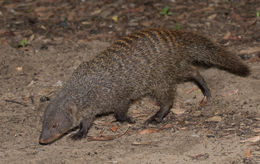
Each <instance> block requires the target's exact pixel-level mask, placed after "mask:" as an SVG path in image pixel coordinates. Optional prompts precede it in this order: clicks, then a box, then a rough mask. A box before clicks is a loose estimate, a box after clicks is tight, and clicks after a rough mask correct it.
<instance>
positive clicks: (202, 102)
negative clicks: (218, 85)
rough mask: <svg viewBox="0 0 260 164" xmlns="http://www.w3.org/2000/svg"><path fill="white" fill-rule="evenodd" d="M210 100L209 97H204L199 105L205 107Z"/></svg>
mask: <svg viewBox="0 0 260 164" xmlns="http://www.w3.org/2000/svg"><path fill="white" fill-rule="evenodd" d="M208 100H209V97H207V96H204V97H203V99H202V100H201V101H200V104H199V105H200V106H201V107H204V106H205V105H206V104H207V102H208Z"/></svg>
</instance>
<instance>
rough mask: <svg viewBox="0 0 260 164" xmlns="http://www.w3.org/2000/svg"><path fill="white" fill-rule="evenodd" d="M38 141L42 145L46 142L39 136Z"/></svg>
mask: <svg viewBox="0 0 260 164" xmlns="http://www.w3.org/2000/svg"><path fill="white" fill-rule="evenodd" d="M39 143H40V144H42V145H45V144H47V143H46V141H45V140H43V139H41V138H40V139H39Z"/></svg>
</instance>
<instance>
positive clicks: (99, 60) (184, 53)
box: [39, 28, 250, 144]
mask: <svg viewBox="0 0 260 164" xmlns="http://www.w3.org/2000/svg"><path fill="white" fill-rule="evenodd" d="M198 65H199V66H204V67H205V68H209V67H216V68H219V69H222V70H226V71H228V72H230V73H233V74H236V75H239V76H244V77H245V76H248V75H249V73H250V70H249V68H248V66H246V65H245V64H244V63H243V62H242V61H241V60H240V59H239V58H238V57H237V56H236V55H235V54H233V53H232V52H230V51H227V50H225V49H224V48H222V47H221V46H220V45H218V44H217V43H215V42H213V41H211V40H210V39H208V38H206V37H203V36H201V35H198V34H196V33H193V32H185V31H181V30H176V31H175V30H169V29H160V28H158V29H156V28H154V29H147V30H143V31H138V32H135V33H132V34H130V35H128V36H125V37H122V38H121V39H119V40H117V41H115V42H114V43H113V44H112V45H111V46H110V47H108V48H107V49H106V50H105V51H103V52H102V53H100V54H99V55H97V56H96V57H95V58H93V59H92V60H90V61H86V62H83V63H81V64H80V65H79V67H78V68H77V69H76V70H75V71H74V72H73V74H72V76H71V77H70V78H69V80H68V81H67V82H66V84H65V85H64V87H63V88H62V89H61V90H60V91H59V92H58V94H57V95H56V97H55V98H54V99H52V100H51V101H50V103H49V104H48V106H47V108H46V110H45V113H44V120H43V125H42V132H41V135H40V139H39V143H40V144H48V143H52V142H54V141H55V140H57V139H59V138H60V137H61V136H63V135H64V134H66V133H68V132H69V131H70V130H71V129H72V128H73V127H75V126H78V127H79V130H78V132H76V133H75V134H74V135H72V139H75V140H76V139H81V138H84V137H85V136H86V134H87V132H88V129H89V128H90V127H91V125H92V123H93V121H94V119H95V117H96V116H97V115H102V114H106V113H111V112H113V113H114V116H115V118H116V120H117V121H120V122H123V121H128V122H130V123H133V122H134V121H133V120H132V119H131V118H130V117H129V116H128V115H127V112H128V108H129V106H130V105H131V103H132V101H133V100H136V99H140V98H142V97H145V96H151V97H153V98H154V99H156V101H157V102H158V103H159V105H160V109H159V111H158V112H157V113H156V114H154V115H153V116H152V117H151V118H149V119H148V120H147V121H146V122H145V124H149V123H159V122H161V121H162V120H163V118H164V117H165V116H166V115H167V114H168V113H169V111H170V108H171V107H172V105H173V100H174V97H175V93H176V86H177V84H180V83H184V82H188V81H192V82H194V83H195V84H196V85H197V86H198V87H199V88H200V89H201V91H202V93H203V95H204V96H205V97H206V99H209V98H210V97H211V94H210V90H209V88H208V86H207V83H206V82H205V80H204V78H203V77H202V76H201V75H200V73H199V71H198V70H197V68H196V66H198Z"/></svg>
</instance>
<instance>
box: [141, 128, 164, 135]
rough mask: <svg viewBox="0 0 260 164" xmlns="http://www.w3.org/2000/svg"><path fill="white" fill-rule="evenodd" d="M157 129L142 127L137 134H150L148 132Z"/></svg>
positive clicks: (154, 131)
mask: <svg viewBox="0 0 260 164" xmlns="http://www.w3.org/2000/svg"><path fill="white" fill-rule="evenodd" d="M158 131H159V130H158V129H154V128H149V129H144V130H141V131H139V132H138V133H139V134H150V133H157V132H158Z"/></svg>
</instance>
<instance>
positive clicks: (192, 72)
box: [184, 67, 211, 106]
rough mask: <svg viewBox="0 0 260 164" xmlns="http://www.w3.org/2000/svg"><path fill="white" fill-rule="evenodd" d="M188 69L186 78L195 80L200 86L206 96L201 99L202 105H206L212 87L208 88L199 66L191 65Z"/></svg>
mask: <svg viewBox="0 0 260 164" xmlns="http://www.w3.org/2000/svg"><path fill="white" fill-rule="evenodd" d="M186 70H187V71H186V75H185V76H184V78H185V79H186V80H185V81H193V82H194V83H195V84H196V85H197V86H198V87H199V89H200V90H201V92H202V93H203V95H204V98H203V99H202V100H201V102H200V105H201V106H204V105H205V104H206V103H207V100H209V99H210V98H211V92H210V89H209V88H208V85H207V83H206V81H205V79H204V78H203V77H202V76H201V74H200V73H199V71H198V70H197V68H195V67H189V68H188V69H186Z"/></svg>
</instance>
